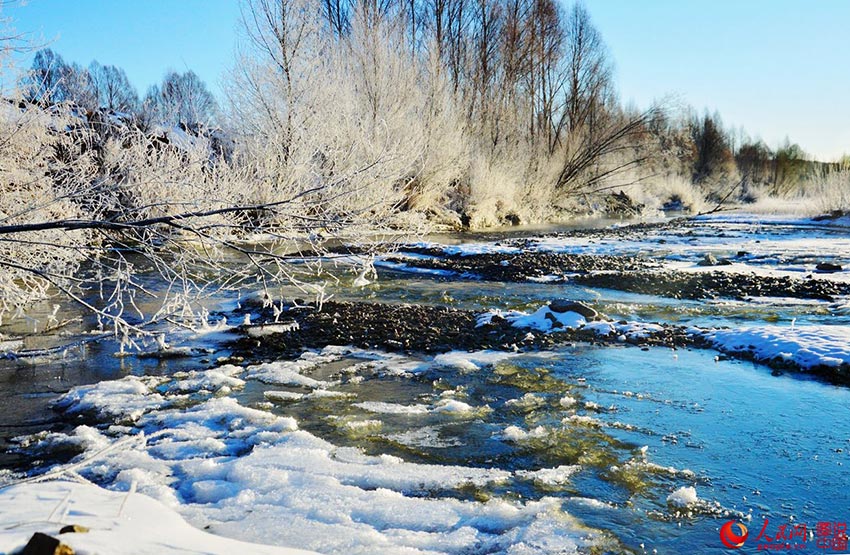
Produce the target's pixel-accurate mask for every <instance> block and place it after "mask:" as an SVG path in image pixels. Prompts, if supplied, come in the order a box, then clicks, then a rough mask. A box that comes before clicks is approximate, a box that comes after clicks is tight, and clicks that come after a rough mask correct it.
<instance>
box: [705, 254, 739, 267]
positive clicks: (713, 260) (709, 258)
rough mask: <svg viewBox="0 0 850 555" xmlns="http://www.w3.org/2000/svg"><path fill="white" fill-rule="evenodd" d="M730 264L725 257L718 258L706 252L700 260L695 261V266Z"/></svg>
mask: <svg viewBox="0 0 850 555" xmlns="http://www.w3.org/2000/svg"><path fill="white" fill-rule="evenodd" d="M730 264H732V262H731V261H729V260H726V259H725V258H722V259H718V258H717V257H716V256H714V255H713V254H711V253H708V254H706V255H705V256H703V257H702V260H700V261H699V262H697V266H729V265H730Z"/></svg>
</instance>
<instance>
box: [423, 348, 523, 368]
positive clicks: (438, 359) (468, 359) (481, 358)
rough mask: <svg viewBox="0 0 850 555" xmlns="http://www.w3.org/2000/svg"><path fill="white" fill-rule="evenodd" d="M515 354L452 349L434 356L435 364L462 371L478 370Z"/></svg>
mask: <svg viewBox="0 0 850 555" xmlns="http://www.w3.org/2000/svg"><path fill="white" fill-rule="evenodd" d="M513 356H515V354H514V353H506V352H503V351H475V352H473V353H468V352H465V351H450V352H448V353H443V354H440V355H437V356H435V357H434V364H435V365H437V366H443V367H446V368H452V369H454V370H460V371H461V372H477V371H478V370H481V369H482V368H484V367H486V366H492V365H494V364H497V363H499V362H501V361H503V360H507V359H509V358H511V357H513Z"/></svg>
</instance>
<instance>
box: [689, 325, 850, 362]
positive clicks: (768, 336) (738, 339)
mask: <svg viewBox="0 0 850 555" xmlns="http://www.w3.org/2000/svg"><path fill="white" fill-rule="evenodd" d="M704 335H705V337H706V338H707V339H709V340H710V341H711V342H712V343H713V344H714V345H715V346H716V347H717V349H718V350H720V351H722V352H724V353H729V354H734V355H742V354H743V355H745V356H747V357H752V358H753V359H754V360H756V361H758V362H775V363H787V364H789V365H790V366H796V367H799V368H800V369H802V370H811V369H813V368H818V367H831V368H836V369H838V368H840V367H841V366H845V367H847V366H850V328H848V327H846V326H826V325H822V326H815V325H808V326H758V327H749V328H738V329H729V330H725V329H724V330H712V331H706V332H704Z"/></svg>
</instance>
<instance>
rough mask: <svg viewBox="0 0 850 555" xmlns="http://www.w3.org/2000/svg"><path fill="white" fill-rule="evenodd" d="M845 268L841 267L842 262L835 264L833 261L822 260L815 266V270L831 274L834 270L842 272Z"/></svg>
mask: <svg viewBox="0 0 850 555" xmlns="http://www.w3.org/2000/svg"><path fill="white" fill-rule="evenodd" d="M843 269H844V268H842V267H841V265H840V264H833V263H832V262H821V263H820V264H818V265H817V266H815V270H817V271H818V272H821V273H824V274H831V273H833V272H840V271H842V270H843Z"/></svg>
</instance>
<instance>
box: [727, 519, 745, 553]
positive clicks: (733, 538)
mask: <svg viewBox="0 0 850 555" xmlns="http://www.w3.org/2000/svg"><path fill="white" fill-rule="evenodd" d="M733 526H737V527H738V532H739V534H736V533H735V530H733V529H732V527H733ZM748 535H749V532H748V531H747V527H746V526H744V525H743V524H741V523H740V522H737V521H734V520H730V521H729V522H727V523H726V524H724V525H723V526H721V527H720V541H722V542H723V545H725V546H726V547H728V548H729V549H738V548H739V547H741V546H743V545H744V542H745V541H747V536H748Z"/></svg>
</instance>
